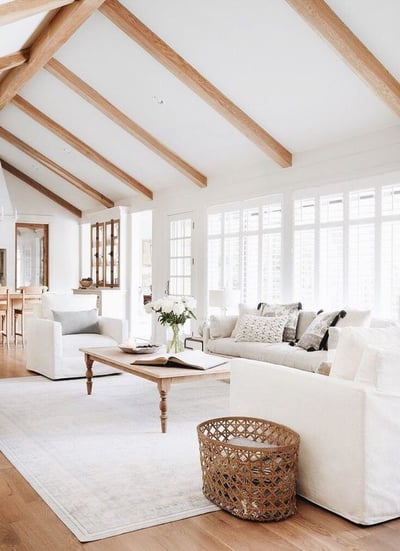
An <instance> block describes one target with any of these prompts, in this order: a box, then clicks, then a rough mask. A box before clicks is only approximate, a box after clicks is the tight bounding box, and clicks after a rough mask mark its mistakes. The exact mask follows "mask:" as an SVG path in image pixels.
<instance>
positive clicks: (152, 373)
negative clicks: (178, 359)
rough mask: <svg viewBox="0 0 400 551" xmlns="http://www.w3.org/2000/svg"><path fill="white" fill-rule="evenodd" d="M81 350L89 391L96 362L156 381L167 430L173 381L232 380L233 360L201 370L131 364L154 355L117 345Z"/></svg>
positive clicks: (164, 427) (162, 427)
mask: <svg viewBox="0 0 400 551" xmlns="http://www.w3.org/2000/svg"><path fill="white" fill-rule="evenodd" d="M80 351H81V352H83V353H84V354H85V361H86V388H87V393H88V394H92V387H93V381H92V377H93V362H99V363H102V364H104V365H108V366H110V367H115V368H116V369H120V370H121V371H125V372H126V373H130V374H131V375H136V376H137V377H141V378H142V379H147V380H148V381H152V382H153V383H156V384H157V388H158V392H159V394H160V412H161V415H160V420H161V431H162V432H164V433H165V432H167V419H168V415H167V396H168V391H169V389H170V388H171V385H172V384H173V383H188V382H191V381H204V380H207V379H229V377H230V372H231V367H230V362H228V363H225V364H223V365H219V366H217V367H213V368H211V369H207V370H206V371H202V370H200V369H192V368H185V367H158V366H145V365H130V364H131V362H132V361H134V360H135V359H138V358H140V357H146V358H149V357H151V356H150V355H149V354H146V355H138V354H126V353H124V352H122V351H121V350H120V349H119V348H117V347H112V348H111V347H110V348H80ZM155 355H156V354H155Z"/></svg>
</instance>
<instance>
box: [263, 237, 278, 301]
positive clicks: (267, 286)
mask: <svg viewBox="0 0 400 551" xmlns="http://www.w3.org/2000/svg"><path fill="white" fill-rule="evenodd" d="M262 239H263V240H262V255H261V257H262V282H261V299H262V300H263V301H265V302H279V301H280V298H281V235H280V234H279V233H271V234H264V235H263V238H262Z"/></svg>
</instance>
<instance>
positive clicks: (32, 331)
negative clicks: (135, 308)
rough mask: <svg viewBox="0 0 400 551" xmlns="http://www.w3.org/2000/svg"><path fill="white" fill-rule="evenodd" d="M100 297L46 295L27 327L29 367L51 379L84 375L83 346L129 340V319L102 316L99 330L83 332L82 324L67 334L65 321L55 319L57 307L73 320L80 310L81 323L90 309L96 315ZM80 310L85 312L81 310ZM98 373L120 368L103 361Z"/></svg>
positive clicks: (99, 319) (114, 371) (115, 371)
mask: <svg viewBox="0 0 400 551" xmlns="http://www.w3.org/2000/svg"><path fill="white" fill-rule="evenodd" d="M96 299H97V297H96V295H73V294H62V295H58V294H53V293H46V294H44V295H43V299H42V303H41V304H40V305H37V308H36V309H35V312H34V317H33V318H31V319H29V320H28V323H27V327H26V334H27V339H26V358H27V364H26V367H27V369H28V370H29V371H35V372H36V373H40V374H41V375H45V376H46V377H48V378H50V379H67V378H68V379H70V378H75V377H84V376H85V373H86V365H85V361H84V355H83V353H82V352H80V350H79V349H80V348H84V347H101V346H116V345H118V344H119V343H122V342H124V341H126V338H127V329H128V324H127V321H126V320H120V319H114V318H106V317H98V329H99V332H98V333H86V332H82V328H79V327H78V331H80V332H77V333H72V334H63V329H62V327H63V326H62V323H61V322H60V321H54V316H53V312H54V311H55V312H58V313H64V314H66V316H67V317H68V316H69V321H70V320H71V317H74V314H72V316H71V313H75V312H76V313H77V315H76V320H77V322H78V325H79V322H80V321H81V320H82V318H83V317H84V316H85V315H86V316H87V315H88V313H89V312H91V316H92V317H93V315H95V314H94V313H93V310H94V309H95V308H96ZM79 312H81V314H78V313H79ZM56 317H57V314H56ZM58 317H60V315H58ZM70 329H71V328H70ZM83 331H84V329H83ZM64 332H65V331H64ZM95 373H96V375H108V374H115V373H118V371H117V370H115V369H113V368H110V367H106V366H103V365H99V366H98V367H97V368H96V371H95Z"/></svg>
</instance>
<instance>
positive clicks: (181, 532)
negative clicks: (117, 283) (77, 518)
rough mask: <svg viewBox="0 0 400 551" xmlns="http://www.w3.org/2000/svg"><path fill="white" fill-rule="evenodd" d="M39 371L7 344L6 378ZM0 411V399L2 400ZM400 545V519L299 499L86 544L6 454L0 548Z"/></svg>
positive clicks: (0, 371)
mask: <svg viewBox="0 0 400 551" xmlns="http://www.w3.org/2000/svg"><path fill="white" fill-rule="evenodd" d="M25 376H32V373H29V372H28V371H26V369H25V359H24V352H23V350H22V349H21V348H17V349H15V348H14V347H11V348H10V350H9V351H7V350H6V349H5V347H2V346H1V345H0V378H7V377H25ZM0 408H1V404H0ZM399 548H400V519H398V520H393V521H390V522H386V523H383V524H380V525H377V526H372V527H365V528H363V527H360V526H357V525H355V524H352V523H351V522H348V521H346V520H344V519H342V518H341V517H338V516H336V515H334V514H332V513H329V512H327V511H325V510H324V509H321V508H320V507H317V506H315V505H312V504H311V503H309V502H307V501H305V500H302V499H299V502H298V512H297V514H296V515H295V516H293V517H291V518H290V519H287V520H286V521H283V522H280V523H276V524H275V523H256V522H248V521H243V520H240V519H237V518H235V517H233V516H231V515H229V514H227V513H225V512H223V511H220V512H217V513H209V514H206V515H200V516H198V517H193V518H190V519H187V520H181V521H177V522H171V523H168V524H164V525H160V526H155V527H154V528H146V529H144V530H139V531H136V532H130V533H128V534H123V535H121V536H116V537H112V538H107V539H104V540H100V541H96V542H92V543H85V544H81V543H79V541H78V540H77V539H76V538H75V536H73V535H72V534H71V532H70V531H69V530H68V528H66V527H65V526H64V524H63V523H62V522H61V521H60V520H59V519H58V517H57V516H56V515H55V514H54V513H53V512H52V511H51V509H50V508H49V507H48V506H47V505H46V504H45V503H44V501H43V500H42V499H41V498H40V497H39V496H38V494H37V493H36V492H35V491H34V490H33V489H32V488H31V487H30V485H29V484H27V482H25V479H24V478H23V477H22V476H21V475H20V474H19V473H18V471H17V470H16V469H15V468H14V467H13V466H12V465H11V463H10V462H9V461H8V460H7V459H6V458H5V457H4V455H2V454H0V550H1V551H6V550H14V551H16V550H17V551H20V550H21V551H76V550H82V549H85V550H86V551H141V550H146V551H148V550H150V551H162V550H163V551H165V550H167V551H203V550H204V551H219V550H221V551H229V550H234V551H259V550H260V551H261V550H262V551H264V550H265V551H269V550H271V551H291V550H299V549H300V550H305V551H324V550H327V551H328V550H329V551H334V550H344V549H346V550H353V551H357V550H358V551H361V550H365V551H386V550H388V551H391V550H393V551H394V550H396V551H397V550H398V549H399Z"/></svg>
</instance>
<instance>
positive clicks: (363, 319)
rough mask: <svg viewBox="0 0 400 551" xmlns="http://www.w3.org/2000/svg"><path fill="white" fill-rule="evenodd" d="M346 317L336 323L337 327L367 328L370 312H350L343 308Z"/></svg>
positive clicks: (348, 309) (350, 310)
mask: <svg viewBox="0 0 400 551" xmlns="http://www.w3.org/2000/svg"><path fill="white" fill-rule="evenodd" d="M344 310H346V316H345V317H344V318H340V320H339V321H338V322H337V324H336V325H337V326H338V327H369V324H370V322H371V310H352V309H351V308H344Z"/></svg>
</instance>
